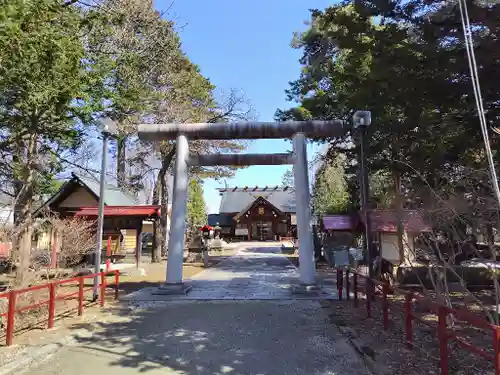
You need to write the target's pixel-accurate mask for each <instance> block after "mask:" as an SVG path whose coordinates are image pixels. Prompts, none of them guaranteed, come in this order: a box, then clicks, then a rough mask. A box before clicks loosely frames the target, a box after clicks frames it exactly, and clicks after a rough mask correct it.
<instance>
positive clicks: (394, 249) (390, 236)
mask: <svg viewBox="0 0 500 375" xmlns="http://www.w3.org/2000/svg"><path fill="white" fill-rule="evenodd" d="M415 237H416V235H415V234H412V233H406V232H405V233H404V234H403V249H404V252H405V259H404V260H406V261H412V260H413V259H414V254H415V248H414V246H415V245H414V243H415ZM380 248H381V253H382V254H381V255H382V257H383V258H385V259H387V260H388V261H390V262H391V263H393V264H400V263H401V259H400V257H399V247H398V235H397V234H396V233H380Z"/></svg>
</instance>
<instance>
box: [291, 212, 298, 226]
mask: <svg viewBox="0 0 500 375" xmlns="http://www.w3.org/2000/svg"><path fill="white" fill-rule="evenodd" d="M290 224H291V225H297V216H296V215H295V214H291V215H290Z"/></svg>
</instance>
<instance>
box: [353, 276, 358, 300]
mask: <svg viewBox="0 0 500 375" xmlns="http://www.w3.org/2000/svg"><path fill="white" fill-rule="evenodd" d="M352 284H353V286H352V287H353V289H354V291H353V293H354V295H353V300H354V307H358V274H357V273H356V272H354V273H353V275H352Z"/></svg>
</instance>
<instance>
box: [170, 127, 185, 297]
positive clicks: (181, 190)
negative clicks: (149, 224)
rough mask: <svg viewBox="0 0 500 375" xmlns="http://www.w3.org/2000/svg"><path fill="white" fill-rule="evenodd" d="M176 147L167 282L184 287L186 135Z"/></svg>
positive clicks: (179, 139) (179, 138) (182, 136)
mask: <svg viewBox="0 0 500 375" xmlns="http://www.w3.org/2000/svg"><path fill="white" fill-rule="evenodd" d="M176 147H177V149H176V152H175V164H174V187H173V200H172V215H171V218H170V239H169V241H168V252H167V254H168V262H167V284H168V285H172V286H178V287H180V288H181V289H183V286H182V264H183V263H184V233H185V231H186V213H187V198H188V186H189V166H188V158H189V144H188V139H187V137H186V136H185V135H183V134H180V135H178V136H177V145H176Z"/></svg>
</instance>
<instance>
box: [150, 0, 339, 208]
mask: <svg viewBox="0 0 500 375" xmlns="http://www.w3.org/2000/svg"><path fill="white" fill-rule="evenodd" d="M332 3H333V2H332V1H331V0H330V1H326V0H309V1H298V0H286V1H285V0H267V1H264V0H252V1H250V0H240V1H230V0H206V1H200V0H177V1H176V2H174V3H173V5H172V2H171V1H170V0H156V2H155V5H156V8H158V9H159V10H166V9H167V8H169V7H170V6H171V5H172V6H171V7H170V11H169V13H168V14H167V17H168V18H169V19H173V20H175V21H176V23H177V24H178V25H180V26H182V27H181V28H180V29H179V33H180V36H181V40H182V45H183V50H184V51H185V52H186V53H187V55H188V56H189V58H190V59H191V60H192V61H193V62H194V63H196V64H198V65H199V66H200V68H201V71H202V73H203V75H205V76H206V77H208V78H210V80H211V81H212V83H213V84H214V85H216V86H217V87H218V88H220V89H222V90H228V89H230V88H236V89H239V90H241V91H242V92H244V93H245V95H246V97H247V98H248V99H249V100H250V101H251V102H252V105H253V107H254V109H255V111H256V113H257V115H258V120H259V121H272V120H273V116H274V113H275V111H276V109H277V108H287V107H290V103H287V102H286V100H285V93H284V90H285V89H286V88H287V87H288V82H289V81H291V80H294V79H296V78H298V76H299V74H300V64H299V63H298V59H299V58H300V56H301V52H300V51H297V50H294V49H292V48H291V47H290V42H291V40H292V36H293V32H294V31H301V30H304V29H305V28H306V26H305V25H304V21H306V20H309V19H310V12H309V9H310V8H318V9H324V8H325V7H327V6H328V5H330V4H332ZM290 149H291V144H290V143H289V142H287V141H284V140H257V141H255V142H254V143H253V145H252V146H251V147H250V148H249V149H248V150H247V151H245V152H253V153H275V152H284V151H287V150H290ZM316 149H317V147H313V146H311V145H310V146H309V148H308V150H309V154H310V155H311V154H312V153H313V152H314V151H315V150H316ZM287 168H289V167H287V166H252V167H249V168H246V169H243V170H240V171H238V172H237V173H236V176H235V177H234V178H231V179H227V180H226V181H225V182H226V183H227V184H228V185H229V186H246V185H248V186H256V185H259V186H264V185H279V184H280V182H281V176H282V175H283V173H284V171H285V170H286V169H287ZM225 182H224V181H219V182H217V181H213V180H207V181H206V182H205V185H204V190H205V201H206V203H207V207H208V212H209V213H215V212H218V209H219V204H220V197H219V193H218V192H217V190H216V188H217V187H223V186H224V183H225Z"/></svg>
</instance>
